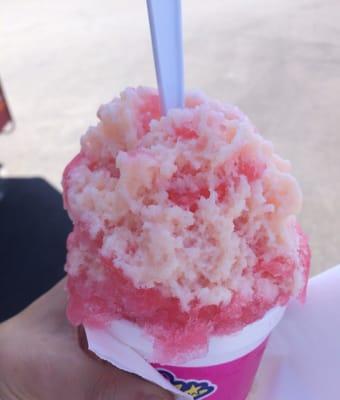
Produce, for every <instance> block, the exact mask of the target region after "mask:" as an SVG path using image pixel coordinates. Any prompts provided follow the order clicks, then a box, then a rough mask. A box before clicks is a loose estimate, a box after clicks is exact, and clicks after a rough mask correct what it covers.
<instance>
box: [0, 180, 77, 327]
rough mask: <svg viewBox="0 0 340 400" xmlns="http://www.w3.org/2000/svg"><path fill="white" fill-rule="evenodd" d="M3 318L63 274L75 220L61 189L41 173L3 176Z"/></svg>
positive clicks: (0, 236)
mask: <svg viewBox="0 0 340 400" xmlns="http://www.w3.org/2000/svg"><path fill="white" fill-rule="evenodd" d="M0 191H1V192H4V193H5V195H4V197H3V198H2V199H0V322H1V321H3V320H5V319H7V318H9V317H11V316H13V315H15V314H17V313H18V312H19V311H21V310H23V309H24V308H25V307H26V306H27V305H29V304H30V303H31V302H32V301H33V300H35V299H36V298H37V297H39V296H40V295H41V294H43V293H44V292H46V291H47V290H48V289H50V288H51V287H52V286H53V285H54V284H55V283H56V282H58V281H59V280H60V279H61V278H62V277H63V276H64V264H65V256H66V246H65V245H66V238H67V235H68V233H69V232H70V231H71V229H72V224H71V222H70V220H69V218H68V216H67V214H66V212H65V210H64V209H63V206H62V197H61V194H60V193H59V192H58V191H57V190H56V189H54V188H53V187H52V186H51V185H49V184H48V183H47V182H46V181H44V180H43V179H41V178H30V179H0Z"/></svg>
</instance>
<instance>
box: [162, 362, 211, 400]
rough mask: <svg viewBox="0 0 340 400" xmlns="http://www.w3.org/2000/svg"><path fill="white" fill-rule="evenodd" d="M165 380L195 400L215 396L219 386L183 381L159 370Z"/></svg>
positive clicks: (197, 381)
mask: <svg viewBox="0 0 340 400" xmlns="http://www.w3.org/2000/svg"><path fill="white" fill-rule="evenodd" d="M158 372H159V373H161V374H162V375H163V376H164V378H165V379H167V380H168V381H170V383H172V384H173V385H174V386H175V387H176V388H177V389H179V390H181V391H182V392H184V393H187V394H190V396H192V397H193V398H194V399H195V400H197V399H205V398H207V397H209V396H210V395H211V394H213V393H214V392H215V391H216V389H217V386H216V385H214V384H213V383H211V382H210V381H206V380H183V379H179V378H177V377H176V376H175V375H174V374H173V373H172V372H170V371H167V370H165V369H158Z"/></svg>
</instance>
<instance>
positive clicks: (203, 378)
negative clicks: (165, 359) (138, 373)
mask: <svg viewBox="0 0 340 400" xmlns="http://www.w3.org/2000/svg"><path fill="white" fill-rule="evenodd" d="M266 343H267V341H266V340H265V341H264V342H263V343H262V344H261V345H260V346H258V347H257V348H256V349H254V350H253V351H251V352H250V353H248V354H246V355H245V356H243V357H241V358H239V359H237V360H234V361H230V362H226V363H224V364H219V365H212V366H207V367H176V366H172V365H160V364H153V366H154V367H155V368H156V369H157V370H158V372H160V373H161V374H162V375H163V376H164V378H166V379H167V380H168V381H170V383H171V384H173V385H174V386H176V387H177V388H178V389H180V390H181V391H183V392H184V393H186V394H189V395H191V396H192V397H193V399H195V400H196V399H206V398H208V397H209V400H210V399H211V400H244V399H245V398H246V397H247V395H248V393H249V391H250V388H251V386H252V384H253V381H254V377H255V374H256V371H257V368H258V366H259V364H260V361H261V358H262V354H263V352H264V349H265V347H266Z"/></svg>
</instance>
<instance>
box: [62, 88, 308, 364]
mask: <svg viewBox="0 0 340 400" xmlns="http://www.w3.org/2000/svg"><path fill="white" fill-rule="evenodd" d="M98 118H99V123H98V125H97V126H95V127H90V128H89V130H88V131H87V133H86V134H85V135H84V136H83V137H82V140H81V151H80V153H79V154H78V155H77V156H76V157H75V158H74V159H73V160H72V161H71V162H70V164H69V165H68V166H67V167H66V169H65V172H64V177H63V187H64V203H65V207H66V209H67V210H68V213H69V215H70V217H71V219H72V221H73V223H74V230H73V232H72V233H71V234H70V236H69V239H68V256H67V265H66V270H67V272H68V290H69V304H68V316H69V319H70V320H71V322H72V323H74V324H76V325H78V324H82V323H86V324H88V325H96V326H105V325H107V324H109V323H110V322H111V321H112V320H115V319H126V320H129V321H132V322H134V323H136V324H138V325H139V326H141V327H143V328H144V329H145V330H146V331H147V332H149V333H151V334H152V335H153V336H154V338H155V353H158V354H162V357H163V359H164V358H168V359H171V358H174V357H176V356H177V355H179V354H182V355H183V354H189V353H190V354H194V353H195V352H197V351H198V349H205V348H206V346H207V343H208V340H209V338H210V337H211V336H212V335H224V334H229V333H232V332H235V331H238V330H240V329H242V328H243V327H244V326H245V325H247V324H249V323H252V322H254V321H256V320H258V319H259V318H261V317H262V316H263V315H264V314H265V313H266V312H267V311H268V310H270V309H271V308H273V307H275V306H277V305H285V304H286V303H287V302H288V300H289V299H290V298H291V297H299V296H300V297H301V296H303V294H304V291H305V287H306V281H307V277H308V271H309V264H310V251H309V247H308V243H307V240H306V237H305V235H304V234H303V232H302V230H301V229H300V227H299V225H298V224H297V222H296V215H297V214H298V213H299V211H300V208H301V202H302V196H301V192H300V189H299V186H298V184H297V182H296V180H295V178H294V177H293V176H292V175H291V174H290V164H289V162H288V161H285V160H283V159H281V158H280V157H279V156H278V155H276V154H275V153H274V151H273V147H272V145H271V143H270V142H268V141H266V140H265V139H264V138H263V137H262V136H261V135H260V134H259V133H258V132H257V131H256V129H255V128H254V126H253V125H252V123H251V122H250V121H249V120H248V118H247V117H246V116H245V115H244V114H243V113H242V112H241V111H239V110H238V109H237V108H236V107H234V106H231V105H225V104H221V103H219V102H216V101H213V100H210V99H209V98H207V97H205V96H204V95H202V94H197V93H196V94H188V95H187V97H186V102H185V108H183V109H176V110H171V111H170V112H169V113H168V115H167V116H164V117H161V116H160V103H159V98H158V94H157V92H156V91H155V90H152V89H149V88H137V89H132V88H129V89H126V90H125V91H124V92H123V93H122V94H121V97H120V98H116V99H114V100H113V101H112V102H110V103H108V104H106V105H103V106H101V107H100V109H99V111H98Z"/></svg>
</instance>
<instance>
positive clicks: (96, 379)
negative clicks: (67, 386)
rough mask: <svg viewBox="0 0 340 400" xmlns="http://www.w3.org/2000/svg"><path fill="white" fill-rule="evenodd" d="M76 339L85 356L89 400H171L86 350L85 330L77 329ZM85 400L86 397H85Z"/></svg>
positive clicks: (148, 384)
mask: <svg viewBox="0 0 340 400" xmlns="http://www.w3.org/2000/svg"><path fill="white" fill-rule="evenodd" d="M78 339H79V344H80V347H81V348H82V350H83V351H84V352H85V354H86V355H87V362H86V364H85V363H84V364H83V366H84V368H85V369H86V370H87V371H86V372H85V371H84V372H85V373H84V375H85V376H87V377H88V383H89V384H90V386H89V391H88V393H87V394H89V399H91V400H173V399H174V397H173V395H172V394H171V393H169V392H167V391H166V390H164V389H163V388H161V387H159V386H156V385H154V384H152V383H150V382H148V381H146V380H144V379H142V378H140V377H138V376H137V375H133V374H129V373H127V372H125V371H122V370H120V369H118V368H115V367H113V366H112V365H111V364H109V363H108V362H106V361H103V360H100V359H99V358H98V357H97V356H96V355H95V354H94V353H92V352H90V351H89V350H88V345H87V339H86V334H85V330H84V329H83V328H82V327H79V328H78ZM86 398H87V396H86Z"/></svg>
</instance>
